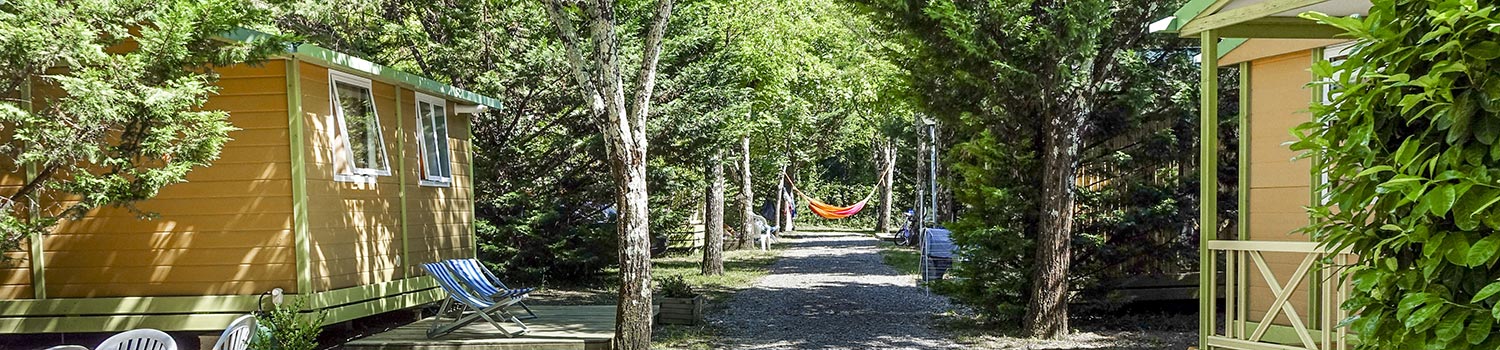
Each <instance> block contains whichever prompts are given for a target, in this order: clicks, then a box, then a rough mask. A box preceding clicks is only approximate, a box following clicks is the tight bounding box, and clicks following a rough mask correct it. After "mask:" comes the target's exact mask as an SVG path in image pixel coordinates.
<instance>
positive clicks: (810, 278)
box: [710, 230, 963, 349]
mask: <svg viewBox="0 0 1500 350" xmlns="http://www.w3.org/2000/svg"><path fill="white" fill-rule="evenodd" d="M861 232H867V231H854V230H848V231H833V232H825V231H818V232H799V233H797V234H793V235H788V236H786V237H784V239H785V240H786V241H787V243H788V248H787V249H786V250H785V251H783V253H782V257H781V259H780V260H778V261H777V262H776V263H775V264H772V265H771V267H770V274H769V275H767V276H766V277H764V278H762V279H761V280H760V281H759V282H757V283H756V285H755V286H754V287H752V288H750V289H747V290H744V291H741V292H739V293H736V294H735V296H734V298H733V299H732V300H731V301H730V302H729V306H728V307H727V308H726V310H724V311H723V312H722V313H718V314H716V315H711V316H710V321H711V322H714V323H715V324H716V325H718V326H719V327H720V329H723V330H724V331H723V335H724V341H723V344H722V346H720V348H725V349H869V348H880V349H957V348H963V347H960V346H958V344H954V343H953V342H952V341H950V340H948V339H947V337H945V336H944V335H943V334H942V333H940V332H938V331H937V330H934V329H933V328H932V326H931V324H932V323H933V322H932V315H934V314H936V313H939V312H943V311H945V310H947V309H948V308H949V307H950V306H949V304H948V301H947V300H946V299H945V298H943V297H940V296H937V295H933V294H930V293H928V292H927V291H926V290H924V289H922V288H920V287H918V286H917V284H916V276H913V275H903V274H900V273H898V272H896V270H895V269H893V268H891V267H890V266H887V265H885V263H884V262H882V260H881V257H880V254H879V248H877V246H876V242H877V240H876V239H875V238H873V237H870V236H869V235H868V234H867V233H861Z"/></svg>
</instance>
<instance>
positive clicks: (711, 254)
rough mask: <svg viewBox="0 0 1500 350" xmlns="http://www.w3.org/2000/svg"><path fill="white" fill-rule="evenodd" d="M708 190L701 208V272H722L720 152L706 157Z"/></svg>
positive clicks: (722, 223)
mask: <svg viewBox="0 0 1500 350" xmlns="http://www.w3.org/2000/svg"><path fill="white" fill-rule="evenodd" d="M705 173H706V174H708V176H707V178H708V179H707V180H708V190H707V191H706V192H707V194H706V195H705V196H704V198H703V201H704V209H703V274H704V275H722V274H724V162H723V155H722V152H718V151H715V152H714V155H713V156H711V157H709V159H708V169H707V171H706V172H705Z"/></svg>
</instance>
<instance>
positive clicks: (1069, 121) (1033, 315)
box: [1023, 116, 1081, 339]
mask: <svg viewBox="0 0 1500 350" xmlns="http://www.w3.org/2000/svg"><path fill="white" fill-rule="evenodd" d="M1050 119H1051V120H1049V121H1048V122H1047V128H1046V129H1045V130H1044V132H1043V134H1044V135H1043V137H1044V139H1045V145H1044V148H1043V155H1042V188H1041V190H1042V203H1041V218H1040V221H1041V223H1040V225H1038V227H1037V228H1038V230H1037V239H1036V256H1035V259H1036V260H1035V264H1036V266H1035V270H1033V272H1032V278H1031V300H1030V301H1029V302H1028V303H1027V308H1026V317H1025V319H1024V324H1023V328H1024V330H1025V333H1026V335H1028V336H1031V337H1036V338H1046V339H1050V338H1056V337H1059V336H1062V335H1065V334H1067V332H1068V299H1067V296H1068V287H1069V286H1068V268H1069V265H1070V264H1071V263H1072V247H1071V244H1072V238H1073V177H1074V173H1075V172H1076V170H1077V169H1076V165H1077V164H1076V162H1077V158H1078V146H1077V144H1078V137H1079V132H1078V129H1079V128H1078V126H1079V125H1080V124H1081V121H1080V120H1079V118H1077V117H1074V116H1057V117H1053V118H1050Z"/></svg>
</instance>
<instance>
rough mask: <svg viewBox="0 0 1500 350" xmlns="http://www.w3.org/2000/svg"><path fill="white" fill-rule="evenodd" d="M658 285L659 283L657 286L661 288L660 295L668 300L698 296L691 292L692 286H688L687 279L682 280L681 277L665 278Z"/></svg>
mask: <svg viewBox="0 0 1500 350" xmlns="http://www.w3.org/2000/svg"><path fill="white" fill-rule="evenodd" d="M659 283H661V285H660V286H659V287H660V288H661V295H662V296H665V297H668V298H692V297H694V296H697V295H698V293H696V292H694V291H693V286H692V285H689V284H688V282H687V279H685V278H683V277H682V275H671V276H667V277H665V278H662V279H661V281H660V282H659Z"/></svg>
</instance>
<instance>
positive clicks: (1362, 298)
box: [1293, 0, 1500, 349]
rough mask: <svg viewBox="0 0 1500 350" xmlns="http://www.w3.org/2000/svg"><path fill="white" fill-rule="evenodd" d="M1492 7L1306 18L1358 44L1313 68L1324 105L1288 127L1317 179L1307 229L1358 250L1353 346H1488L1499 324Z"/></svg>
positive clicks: (1403, 0) (1393, 5) (1436, 5)
mask: <svg viewBox="0 0 1500 350" xmlns="http://www.w3.org/2000/svg"><path fill="white" fill-rule="evenodd" d="M1496 10H1497V9H1496V5H1494V4H1491V3H1488V2H1475V1H1437V0H1385V1H1375V4H1374V6H1373V7H1372V8H1371V9H1370V12H1369V15H1368V16H1366V17H1363V18H1359V17H1350V18H1336V17H1330V16H1327V15H1323V14H1316V13H1313V14H1309V15H1307V17H1309V18H1312V19H1316V20H1318V21H1321V22H1323V23H1327V24H1330V25H1333V26H1336V27H1339V28H1342V29H1344V30H1346V31H1348V35H1349V36H1351V37H1353V38H1355V39H1357V41H1356V44H1355V46H1354V49H1353V50H1352V53H1350V54H1349V56H1348V57H1347V59H1345V60H1343V61H1342V62H1338V63H1326V62H1325V63H1320V64H1316V65H1314V67H1313V72H1314V73H1315V74H1316V76H1318V77H1320V78H1321V79H1323V81H1322V82H1320V83H1319V84H1317V86H1318V87H1320V88H1321V87H1326V88H1327V89H1329V90H1331V92H1330V96H1332V101H1331V102H1330V103H1328V104H1320V105H1314V106H1313V112H1314V114H1315V115H1316V120H1315V121H1314V122H1310V123H1306V124H1303V125H1301V126H1298V127H1297V128H1296V133H1297V134H1298V136H1299V140H1298V141H1297V142H1296V143H1295V144H1294V145H1293V149H1295V150H1301V151H1305V153H1304V154H1303V155H1304V156H1305V157H1311V158H1313V159H1316V160H1317V161H1318V162H1319V163H1320V164H1322V167H1321V168H1319V169H1316V170H1315V172H1316V173H1315V174H1313V175H1314V176H1326V178H1327V181H1324V182H1323V183H1321V184H1320V185H1319V186H1318V188H1317V190H1318V191H1319V192H1320V193H1325V197H1324V198H1323V203H1321V205H1317V206H1314V207H1312V210H1311V212H1312V215H1313V218H1314V219H1315V220H1314V221H1315V222H1314V223H1313V225H1311V226H1309V227H1307V228H1306V229H1305V231H1306V232H1307V233H1308V234H1310V235H1312V236H1313V238H1315V239H1317V240H1318V241H1320V242H1323V244H1324V246H1326V247H1328V248H1330V249H1335V250H1344V249H1347V250H1348V251H1350V252H1352V253H1354V254H1355V255H1356V256H1357V257H1358V260H1357V261H1356V262H1355V263H1354V264H1353V266H1348V267H1346V270H1344V271H1343V274H1342V275H1343V276H1344V277H1345V278H1347V279H1348V281H1349V282H1350V283H1351V284H1352V286H1353V288H1354V292H1353V293H1352V294H1350V298H1349V300H1348V301H1346V302H1345V303H1344V304H1343V308H1344V309H1345V310H1350V311H1352V312H1356V313H1357V314H1358V315H1357V316H1355V317H1353V318H1352V319H1351V320H1348V321H1346V323H1347V324H1348V325H1349V326H1350V327H1351V328H1352V329H1353V331H1354V332H1355V333H1357V334H1359V339H1360V343H1359V347H1360V348H1362V349H1470V348H1472V349H1494V348H1497V347H1500V337H1496V336H1494V323H1495V320H1496V318H1497V317H1500V305H1497V302H1500V297H1496V296H1495V293H1496V291H1500V284H1497V283H1495V280H1496V276H1497V275H1500V268H1496V265H1495V263H1496V258H1497V256H1496V252H1497V248H1500V246H1497V244H1500V235H1497V233H1496V230H1500V212H1497V210H1500V207H1496V206H1495V205H1494V204H1495V203H1496V202H1497V198H1500V181H1497V180H1500V171H1497V169H1500V142H1495V141H1496V137H1497V135H1500V127H1497V126H1500V73H1497V72H1500V71H1497V70H1496V67H1495V66H1492V65H1493V64H1495V62H1496V59H1500V44H1496V38H1497V35H1496V28H1497V27H1500V19H1497V17H1496V16H1497V15H1496Z"/></svg>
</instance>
